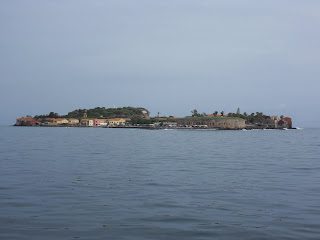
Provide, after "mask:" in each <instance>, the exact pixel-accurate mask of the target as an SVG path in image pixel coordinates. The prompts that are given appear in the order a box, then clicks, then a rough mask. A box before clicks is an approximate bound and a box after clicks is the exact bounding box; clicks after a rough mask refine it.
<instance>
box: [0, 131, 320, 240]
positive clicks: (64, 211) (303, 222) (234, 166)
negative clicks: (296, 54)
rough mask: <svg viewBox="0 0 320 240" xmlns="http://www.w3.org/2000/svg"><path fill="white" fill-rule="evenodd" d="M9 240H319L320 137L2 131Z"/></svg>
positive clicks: (2, 224)
mask: <svg viewBox="0 0 320 240" xmlns="http://www.w3.org/2000/svg"><path fill="white" fill-rule="evenodd" d="M0 239H6V240H7V239H28V240H29V239H33V240H37V239H299V240H300V239H320V129H301V130H287V131H285V130H266V131H263V130H253V131H209V130H168V131H166V130H137V129H97V128H45V127H4V126H3V127H0Z"/></svg>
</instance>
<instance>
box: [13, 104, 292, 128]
mask: <svg viewBox="0 0 320 240" xmlns="http://www.w3.org/2000/svg"><path fill="white" fill-rule="evenodd" d="M191 114H192V115H190V116H186V117H180V118H179V117H174V116H168V117H167V116H160V115H159V113H158V115H157V116H153V117H150V116H149V115H150V112H149V111H148V110H147V109H145V108H141V107H122V108H115V107H114V108H105V107H96V108H93V109H77V110H74V111H72V112H69V113H68V114H67V115H59V114H58V113H55V112H50V113H49V114H45V115H36V116H34V117H32V116H29V115H28V116H25V117H22V118H17V119H16V123H15V124H14V126H41V127H101V128H141V129H168V128H171V129H217V130H241V129H246V130H252V129H294V128H293V127H292V120H291V118H290V117H284V116H283V115H281V116H280V117H278V116H268V115H264V114H263V113H262V112H256V113H251V114H247V113H246V112H244V113H240V109H239V108H238V109H237V112H236V113H231V112H230V113H228V114H225V113H224V111H221V112H220V113H219V112H218V111H215V112H213V113H212V114H206V113H198V111H197V110H196V109H194V110H192V111H191Z"/></svg>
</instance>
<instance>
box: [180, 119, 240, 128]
mask: <svg viewBox="0 0 320 240" xmlns="http://www.w3.org/2000/svg"><path fill="white" fill-rule="evenodd" d="M177 123H178V125H180V126H189V127H199V126H202V127H204V126H206V127H208V128H216V129H243V128H245V127H246V123H245V120H244V119H242V118H227V117H226V118H215V117H187V118H180V119H177Z"/></svg>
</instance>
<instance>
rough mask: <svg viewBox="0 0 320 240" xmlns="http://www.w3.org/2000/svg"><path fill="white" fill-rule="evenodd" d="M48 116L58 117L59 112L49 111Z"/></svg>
mask: <svg viewBox="0 0 320 240" xmlns="http://www.w3.org/2000/svg"><path fill="white" fill-rule="evenodd" d="M48 117H49V118H56V117H59V114H58V113H55V112H50V113H49V115H48Z"/></svg>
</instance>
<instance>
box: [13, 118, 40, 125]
mask: <svg viewBox="0 0 320 240" xmlns="http://www.w3.org/2000/svg"><path fill="white" fill-rule="evenodd" d="M39 124H40V122H39V121H38V120H37V119H34V118H31V117H23V118H17V119H16V124H15V125H16V126H36V125H39Z"/></svg>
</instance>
